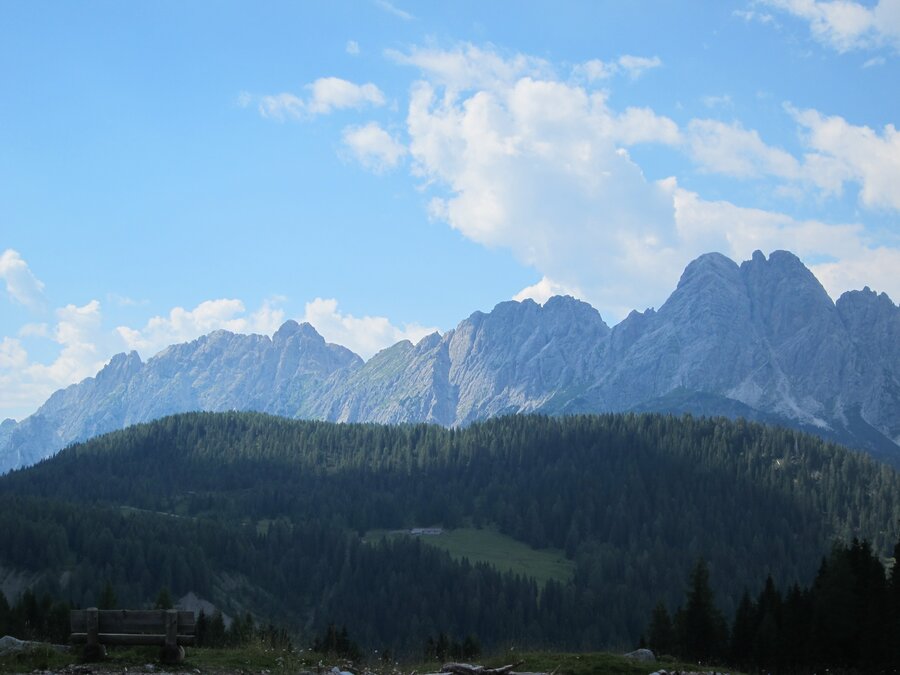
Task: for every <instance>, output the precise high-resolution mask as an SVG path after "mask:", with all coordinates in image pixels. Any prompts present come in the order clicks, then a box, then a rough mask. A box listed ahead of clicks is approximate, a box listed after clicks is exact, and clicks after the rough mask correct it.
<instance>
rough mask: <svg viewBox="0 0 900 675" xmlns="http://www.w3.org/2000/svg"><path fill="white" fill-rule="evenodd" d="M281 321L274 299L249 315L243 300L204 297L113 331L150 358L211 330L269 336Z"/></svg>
mask: <svg viewBox="0 0 900 675" xmlns="http://www.w3.org/2000/svg"><path fill="white" fill-rule="evenodd" d="M283 322H284V311H283V310H282V309H280V308H279V307H278V300H277V299H276V300H275V301H271V300H267V301H265V302H263V304H262V305H261V306H260V308H259V309H258V310H256V311H255V312H253V313H251V314H249V315H248V314H247V309H246V307H245V306H244V303H243V302H242V301H240V300H236V299H229V298H222V299H218V300H206V301H205V302H201V303H200V304H199V305H197V306H196V307H194V309H192V310H187V309H184V308H183V307H175V308H173V309H172V310H171V311H170V312H169V314H168V316H154V317H153V318H151V319H150V320H149V321H148V322H147V324H146V325H145V326H144V327H143V328H141V329H136V328H130V327H128V326H119V327H117V328H116V332H117V333H118V335H119V337H120V338H121V339H122V341H123V342H124V343H125V345H126V346H127V347H128V349H134V350H136V351H138V352H140V354H141V355H142V356H143V357H144V358H149V357H151V356H153V355H154V354H156V353H157V352H159V351H161V350H163V349H165V348H166V347H168V346H169V345H172V344H175V343H179V342H188V341H190V340H195V339H197V338H198V337H200V336H201V335H205V334H206V333H210V332H212V331H214V330H219V329H224V330H228V331H231V332H233V333H261V334H265V335H268V334H271V333H273V332H275V331H276V330H277V329H278V327H279V326H280V325H281V324H282V323H283Z"/></svg>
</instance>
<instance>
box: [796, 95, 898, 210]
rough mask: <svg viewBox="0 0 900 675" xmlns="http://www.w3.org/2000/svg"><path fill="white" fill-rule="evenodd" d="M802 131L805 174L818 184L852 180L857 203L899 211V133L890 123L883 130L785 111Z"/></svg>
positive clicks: (812, 112) (815, 114)
mask: <svg viewBox="0 0 900 675" xmlns="http://www.w3.org/2000/svg"><path fill="white" fill-rule="evenodd" d="M788 110H789V112H790V113H791V114H792V115H793V116H794V118H795V119H796V120H797V123H798V124H799V125H800V126H801V128H802V130H803V136H804V140H805V142H806V144H807V145H808V146H809V148H811V150H812V151H813V152H812V153H811V154H810V155H808V157H807V159H808V162H807V163H808V165H809V167H808V171H809V173H810V175H811V176H812V178H813V179H814V180H816V181H817V182H818V183H820V184H826V183H831V184H832V185H838V188H839V185H840V183H842V182H843V181H848V180H852V181H854V182H856V183H858V184H859V186H860V200H861V201H862V203H863V204H865V205H866V206H870V207H880V208H890V209H895V210H900V190H898V189H897V186H898V185H900V132H898V131H897V129H896V128H895V127H894V125H893V124H888V125H886V126H885V127H884V129H883V131H882V132H881V133H879V132H878V131H877V130H874V129H871V128H869V127H867V126H855V125H853V124H850V123H848V122H847V121H846V120H845V119H844V118H843V117H839V116H837V115H834V116H825V115H823V114H822V113H820V112H818V111H817V110H797V109H794V108H789V109H788Z"/></svg>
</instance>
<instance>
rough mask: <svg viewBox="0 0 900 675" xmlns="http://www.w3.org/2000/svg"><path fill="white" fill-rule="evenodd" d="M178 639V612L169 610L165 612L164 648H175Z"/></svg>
mask: <svg viewBox="0 0 900 675" xmlns="http://www.w3.org/2000/svg"><path fill="white" fill-rule="evenodd" d="M177 637H178V612H176V611H175V610H174V609H170V610H169V611H167V612H166V647H173V648H174V647H176V646H177V644H176V642H175V640H176V639H177Z"/></svg>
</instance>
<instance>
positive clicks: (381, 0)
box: [375, 0, 416, 21]
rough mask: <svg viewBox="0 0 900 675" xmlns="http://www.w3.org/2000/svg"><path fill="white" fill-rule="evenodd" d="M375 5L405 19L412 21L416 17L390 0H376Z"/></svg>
mask: <svg viewBox="0 0 900 675" xmlns="http://www.w3.org/2000/svg"><path fill="white" fill-rule="evenodd" d="M375 6H376V7H379V8H380V9H383V10H384V11H385V12H387V13H388V14H393V15H394V16H396V17H397V18H398V19H403V20H404V21H412V20H413V19H415V18H416V17H414V16H413V15H412V14H410V13H409V12H405V11H403V10H402V9H400V8H399V7H397V6H395V5H393V4H391V3H390V2H388V0H375Z"/></svg>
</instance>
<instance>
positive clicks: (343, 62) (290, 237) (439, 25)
mask: <svg viewBox="0 0 900 675" xmlns="http://www.w3.org/2000/svg"><path fill="white" fill-rule="evenodd" d="M898 52H900V0H880V2H877V3H876V2H867V3H863V2H851V1H841V2H824V1H821V0H759V1H754V0H746V1H743V0H741V1H735V2H683V3H673V2H664V1H661V0H660V1H657V2H645V1H641V0H627V1H626V0H621V1H619V2H610V1H601V0H593V1H591V2H564V3H559V2H552V3H551V2H546V3H544V2H529V3H521V2H490V3H484V2H453V3H435V2H421V3H415V2H401V1H400V0H398V1H397V2H387V1H385V0H372V1H370V0H360V1H359V2H328V3H297V2H284V3H278V2H271V3H252V2H191V3H184V2H145V3H138V2H134V3H122V2H85V3H77V4H76V3H58V2H40V1H35V2H7V3H4V7H3V21H2V22H0V84H2V86H0V281H2V283H0V419H2V418H4V417H14V418H21V417H23V416H25V415H27V414H29V413H31V412H33V411H34V410H35V409H36V408H37V406H38V405H39V404H40V403H41V402H42V401H43V400H44V399H46V397H47V396H48V395H49V394H50V393H51V392H52V391H54V390H55V389H57V388H59V387H62V386H66V385H68V384H71V383H73V382H76V381H79V380H80V379H82V378H84V377H86V376H89V375H92V374H94V373H95V372H96V371H97V369H98V368H99V367H101V366H102V365H103V364H104V363H105V362H106V361H108V360H109V358H110V356H112V355H113V354H114V353H117V352H120V351H127V350H130V349H137V350H138V351H139V352H140V353H141V356H142V357H143V358H145V359H146V358H149V357H150V356H152V355H153V354H154V353H156V352H157V351H158V350H160V349H162V348H163V347H165V346H166V345H168V344H170V343H172V342H179V341H184V340H189V339H193V338H195V337H197V336H199V335H201V334H203V333H206V332H209V331H211V330H214V329H216V328H227V329H230V330H235V331H239V332H261V333H271V332H273V331H274V330H275V329H276V328H277V326H278V325H279V324H280V323H281V322H283V321H284V320H286V319H289V318H294V319H298V320H308V321H310V322H311V323H313V325H315V326H316V327H317V329H318V330H319V331H320V332H321V333H322V334H323V335H324V336H325V337H326V338H327V339H329V340H330V341H334V342H338V343H341V344H345V345H347V346H349V347H350V348H352V349H354V350H355V351H357V352H358V353H360V354H362V355H363V356H364V357H368V356H370V355H371V354H373V353H374V352H375V351H377V350H378V349H381V348H383V347H385V346H388V345H390V344H392V343H394V342H396V341H397V340H400V339H405V338H408V339H412V340H414V341H415V340H417V339H419V338H421V337H422V336H424V335H425V334H427V333H428V332H431V331H432V330H440V331H444V330H447V329H449V328H452V327H454V326H455V325H456V323H457V322H458V321H459V320H461V319H462V318H464V317H465V316H467V315H468V314H470V313H471V312H472V311H474V310H489V309H490V308H491V307H493V306H494V305H495V304H496V303H497V302H501V301H504V300H507V299H510V298H519V299H521V298H524V297H533V298H535V299H536V300H538V301H543V300H545V299H546V298H547V297H549V296H550V295H552V294H554V293H570V294H573V295H576V296H578V297H581V298H583V299H585V300H587V301H589V302H591V304H593V305H594V306H595V307H597V308H598V309H599V310H600V312H601V314H602V315H603V316H604V318H606V320H607V322H608V323H610V324H614V323H616V322H618V321H620V320H621V319H622V318H623V317H624V316H625V315H626V314H627V312H628V311H629V310H630V309H632V308H636V309H639V310H642V309H644V308H646V307H651V306H653V307H658V306H659V305H661V304H662V303H663V302H664V301H665V298H666V297H667V295H668V294H669V293H670V292H671V290H672V289H673V288H674V286H675V284H676V283H677V280H678V277H679V274H680V272H681V270H682V269H683V268H684V265H685V264H686V263H687V262H689V261H690V260H691V259H693V258H694V257H696V256H697V255H699V254H701V253H704V252H707V251H712V250H717V251H720V252H722V253H725V254H726V255H729V256H730V257H732V258H733V259H735V260H738V261H740V260H742V259H745V258H748V257H749V256H750V254H751V253H752V251H753V250H755V249H757V248H759V249H762V250H763V251H764V252H765V253H769V252H770V251H772V250H775V249H779V248H786V249H790V250H793V251H794V252H796V253H797V254H798V255H800V257H801V258H802V259H803V260H804V261H805V262H806V263H807V264H808V265H809V266H810V267H811V268H812V269H813V271H814V272H815V273H816V275H817V276H818V277H819V279H820V281H821V282H822V283H823V285H824V286H825V287H826V289H827V290H828V291H829V293H830V294H831V295H832V297H835V298H836V297H837V296H838V295H839V294H840V293H841V292H843V291H845V290H848V289H851V288H861V287H862V286H863V285H869V286H871V287H872V288H874V289H876V290H879V291H885V292H887V293H888V294H889V295H891V297H892V298H893V299H894V300H895V301H896V300H897V298H898V297H900V228H898V216H900V134H898V132H897V131H896V129H895V125H897V124H898V119H897V118H898V111H900V87H898V86H897V83H898V82H900V69H898V56H900V54H898Z"/></svg>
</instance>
